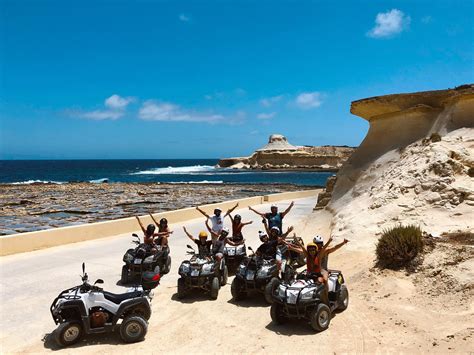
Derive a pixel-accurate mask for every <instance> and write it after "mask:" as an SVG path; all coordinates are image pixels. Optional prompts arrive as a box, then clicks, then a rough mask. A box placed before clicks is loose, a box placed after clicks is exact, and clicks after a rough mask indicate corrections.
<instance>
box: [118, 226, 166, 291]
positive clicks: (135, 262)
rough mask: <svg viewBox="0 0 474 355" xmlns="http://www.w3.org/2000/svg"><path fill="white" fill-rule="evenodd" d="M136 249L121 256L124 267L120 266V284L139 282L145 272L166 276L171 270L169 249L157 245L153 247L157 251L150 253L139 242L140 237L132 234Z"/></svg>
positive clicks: (129, 250)
mask: <svg viewBox="0 0 474 355" xmlns="http://www.w3.org/2000/svg"><path fill="white" fill-rule="evenodd" d="M132 237H134V238H136V239H137V240H133V241H132V243H135V244H136V245H137V247H136V248H135V249H128V250H127V252H126V253H125V255H124V256H123V261H124V262H125V265H123V266H122V276H121V278H120V282H121V283H122V284H123V285H125V284H127V283H130V282H134V281H136V280H141V279H142V275H143V273H144V272H146V271H153V272H154V273H157V274H160V275H161V276H163V275H166V274H167V273H168V272H169V271H170V269H171V256H170V255H169V254H170V251H169V247H165V248H162V247H161V246H159V245H155V246H153V247H154V248H155V249H156V250H157V251H156V253H151V251H149V249H147V246H146V245H145V244H143V243H141V241H140V237H139V236H138V235H136V234H132Z"/></svg>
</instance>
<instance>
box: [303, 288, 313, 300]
mask: <svg viewBox="0 0 474 355" xmlns="http://www.w3.org/2000/svg"><path fill="white" fill-rule="evenodd" d="M313 295H314V291H313V290H308V291H307V292H305V293H303V294H302V295H301V298H300V299H301V300H302V301H309V300H312V299H313Z"/></svg>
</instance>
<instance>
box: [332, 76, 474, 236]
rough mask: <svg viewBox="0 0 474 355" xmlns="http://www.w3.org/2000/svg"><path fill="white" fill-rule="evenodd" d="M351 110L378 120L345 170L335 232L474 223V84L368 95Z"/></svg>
mask: <svg viewBox="0 0 474 355" xmlns="http://www.w3.org/2000/svg"><path fill="white" fill-rule="evenodd" d="M351 112H352V113H354V114H356V115H359V116H361V117H363V118H365V119H367V120H368V121H369V123H370V128H369V132H368V133H367V136H366V138H365V139H364V141H363V142H362V144H361V145H360V147H359V148H358V149H357V150H356V151H355V152H354V154H353V155H352V156H351V158H350V159H349V160H348V161H347V163H346V165H344V167H343V168H342V169H341V170H340V171H339V173H338V175H337V176H338V179H337V183H336V185H335V188H334V191H333V195H332V200H331V202H330V204H329V205H328V208H330V210H331V211H332V212H333V213H334V220H333V231H334V234H335V235H340V236H347V237H349V236H356V235H358V234H371V235H377V234H379V233H380V232H381V231H382V230H383V229H385V228H388V227H391V226H393V225H396V224H400V223H402V224H409V223H413V224H417V225H420V227H421V228H422V229H423V230H425V231H427V232H435V233H442V232H452V231H457V230H472V229H473V228H474V223H473V222H472V221H473V220H474V212H473V211H474V209H473V206H474V182H473V179H472V171H473V168H474V85H464V86H461V87H458V88H456V89H451V90H440V91H428V92H420V93H413V94H399V95H387V96H381V97H374V98H369V99H364V100H360V101H355V102H353V103H352V106H351Z"/></svg>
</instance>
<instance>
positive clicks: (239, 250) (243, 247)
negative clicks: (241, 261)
mask: <svg viewBox="0 0 474 355" xmlns="http://www.w3.org/2000/svg"><path fill="white" fill-rule="evenodd" d="M244 252H245V245H239V246H238V247H237V249H236V251H235V253H236V254H237V255H240V254H243V253H244Z"/></svg>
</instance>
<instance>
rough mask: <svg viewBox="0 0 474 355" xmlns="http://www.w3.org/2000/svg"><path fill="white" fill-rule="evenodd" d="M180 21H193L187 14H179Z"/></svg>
mask: <svg viewBox="0 0 474 355" xmlns="http://www.w3.org/2000/svg"><path fill="white" fill-rule="evenodd" d="M178 18H179V20H180V21H182V22H189V21H191V18H190V17H189V16H188V15H185V14H179V16H178Z"/></svg>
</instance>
